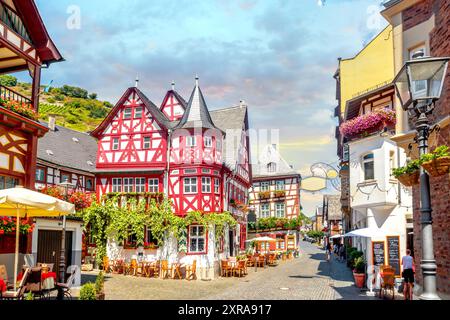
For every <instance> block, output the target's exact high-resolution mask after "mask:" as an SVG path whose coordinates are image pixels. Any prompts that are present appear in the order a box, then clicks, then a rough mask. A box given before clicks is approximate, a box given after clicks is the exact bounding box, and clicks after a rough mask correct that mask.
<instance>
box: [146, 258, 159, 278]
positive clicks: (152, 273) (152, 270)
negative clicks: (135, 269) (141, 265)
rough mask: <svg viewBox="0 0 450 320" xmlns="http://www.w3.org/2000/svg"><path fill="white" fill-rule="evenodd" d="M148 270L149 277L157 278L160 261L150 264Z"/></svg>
mask: <svg viewBox="0 0 450 320" xmlns="http://www.w3.org/2000/svg"><path fill="white" fill-rule="evenodd" d="M148 270H149V276H150V277H151V276H153V277H154V278H158V277H159V273H160V270H161V260H157V261H154V262H151V263H150V266H149V267H148Z"/></svg>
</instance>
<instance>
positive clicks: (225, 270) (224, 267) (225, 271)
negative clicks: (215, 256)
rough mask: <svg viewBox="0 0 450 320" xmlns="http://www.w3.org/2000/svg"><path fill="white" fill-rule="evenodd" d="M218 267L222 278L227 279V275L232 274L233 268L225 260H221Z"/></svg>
mask: <svg viewBox="0 0 450 320" xmlns="http://www.w3.org/2000/svg"><path fill="white" fill-rule="evenodd" d="M220 266H221V268H220V269H221V276H222V277H228V275H229V274H231V273H233V268H232V267H231V266H230V264H229V263H228V261H227V260H221V261H220Z"/></svg>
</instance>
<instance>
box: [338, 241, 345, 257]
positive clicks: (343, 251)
mask: <svg viewBox="0 0 450 320" xmlns="http://www.w3.org/2000/svg"><path fill="white" fill-rule="evenodd" d="M344 253H345V246H344V244H343V243H341V246H340V247H339V261H340V262H344Z"/></svg>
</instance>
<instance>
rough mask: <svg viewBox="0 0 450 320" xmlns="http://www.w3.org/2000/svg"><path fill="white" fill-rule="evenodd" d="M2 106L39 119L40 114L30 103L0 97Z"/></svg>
mask: <svg viewBox="0 0 450 320" xmlns="http://www.w3.org/2000/svg"><path fill="white" fill-rule="evenodd" d="M0 106H2V107H3V108H5V109H8V110H10V111H13V112H15V113H18V114H20V115H21V116H24V117H25V118H28V119H31V120H34V121H36V120H38V118H39V115H38V113H37V112H36V111H35V110H34V109H33V107H32V106H31V105H30V104H29V103H25V102H18V101H15V100H3V99H0Z"/></svg>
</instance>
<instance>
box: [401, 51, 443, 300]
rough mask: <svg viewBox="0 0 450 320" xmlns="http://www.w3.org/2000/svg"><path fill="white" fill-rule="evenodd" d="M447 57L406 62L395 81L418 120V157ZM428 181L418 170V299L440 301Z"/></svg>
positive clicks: (406, 107)
mask: <svg viewBox="0 0 450 320" xmlns="http://www.w3.org/2000/svg"><path fill="white" fill-rule="evenodd" d="M449 60H450V58H447V57H446V58H440V57H439V58H432V57H418V58H416V59H413V60H410V61H407V62H406V63H405V65H404V66H403V68H402V69H401V70H400V72H399V73H398V75H397V76H396V77H395V79H394V84H395V88H396V91H397V95H398V97H399V99H400V102H401V104H402V108H403V110H405V111H407V112H408V115H409V116H410V117H412V118H417V119H416V123H415V127H416V130H417V143H418V148H419V156H421V155H423V154H425V153H427V152H428V136H429V134H430V124H429V120H428V115H429V114H431V113H432V112H433V109H434V107H435V102H436V101H437V100H439V98H440V96H441V93H442V87H443V85H444V79H445V76H446V73H447V67H448V61H449ZM431 212H432V208H431V199H430V180H429V176H428V174H427V172H426V171H425V170H424V169H423V168H422V167H421V168H420V213H421V215H422V217H421V224H422V260H421V263H420V266H421V267H422V275H423V293H422V295H421V296H420V297H419V298H420V299H421V300H440V298H439V296H438V295H437V292H436V269H437V266H436V260H435V258H434V249H433V229H432V222H433V219H432V216H431Z"/></svg>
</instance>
